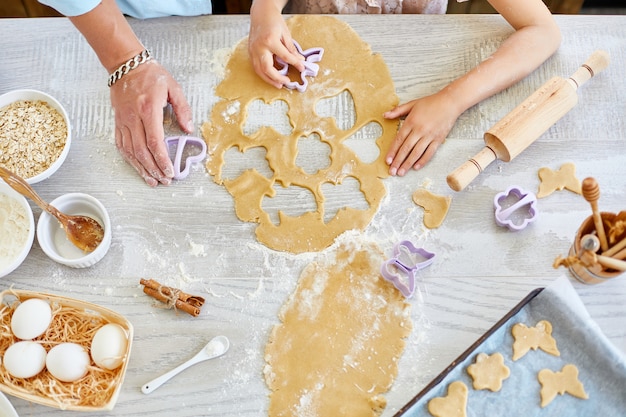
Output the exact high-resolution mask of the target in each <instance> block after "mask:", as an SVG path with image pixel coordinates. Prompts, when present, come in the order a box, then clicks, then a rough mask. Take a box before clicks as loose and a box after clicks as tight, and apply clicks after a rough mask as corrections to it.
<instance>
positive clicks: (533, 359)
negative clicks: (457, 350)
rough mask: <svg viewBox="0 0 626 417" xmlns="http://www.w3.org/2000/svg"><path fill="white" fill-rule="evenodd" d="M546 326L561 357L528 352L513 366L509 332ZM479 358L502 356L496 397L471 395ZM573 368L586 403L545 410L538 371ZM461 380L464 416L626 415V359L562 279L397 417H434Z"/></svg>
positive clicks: (518, 309) (538, 292)
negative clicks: (472, 368) (503, 371)
mask: <svg viewBox="0 0 626 417" xmlns="http://www.w3.org/2000/svg"><path fill="white" fill-rule="evenodd" d="M553 287H554V288H553ZM542 319H545V320H548V321H550V322H551V323H552V326H553V332H552V336H553V337H554V338H555V339H556V341H557V347H558V349H559V351H560V353H561V354H560V356H558V357H557V356H552V355H549V354H547V353H545V352H543V351H541V350H536V351H533V350H531V351H529V352H528V353H527V354H526V355H525V356H524V357H522V358H520V359H518V360H517V361H513V360H512V358H511V356H512V342H513V337H512V335H511V327H512V326H513V325H514V324H516V323H518V322H522V323H524V324H526V325H527V326H529V327H530V326H535V325H536V323H537V322H538V321H540V320H542ZM481 352H484V353H487V354H493V353H495V352H500V353H501V354H502V355H503V357H504V359H505V365H506V366H508V367H509V369H510V371H511V375H510V376H509V378H507V379H505V380H504V381H503V385H502V389H501V390H500V391H498V392H491V391H489V390H474V389H473V387H472V379H471V377H470V376H469V375H468V374H467V366H468V365H470V364H472V363H474V361H475V356H476V355H477V354H478V353H481ZM569 363H572V364H574V365H576V366H577V367H578V369H579V371H580V374H579V379H580V381H581V382H582V383H583V385H584V387H585V391H586V392H587V394H588V396H589V399H587V400H582V399H579V398H576V397H574V396H571V395H569V394H567V393H566V394H564V395H557V396H556V398H555V399H554V400H553V401H552V402H551V403H550V404H548V405H547V406H545V407H544V408H542V407H541V406H540V403H541V397H540V389H541V385H540V384H539V382H538V380H537V373H538V371H539V370H541V369H544V368H548V369H551V370H552V371H561V369H562V368H563V366H564V365H566V364H569ZM457 380H460V381H462V382H464V383H465V385H466V386H467V387H468V400H467V408H466V410H467V417H478V416H492V415H493V416H495V415H507V416H508V417H513V416H524V417H532V416H542V417H543V416H559V417H560V416H564V415H567V416H568V417H578V416H581V417H582V416H584V417H588V416H591V415H602V416H603V417H608V416H611V417H612V416H615V417H617V416H620V417H623V416H624V414H623V413H624V410H626V388H624V387H626V359H625V358H624V355H623V352H621V351H619V350H618V349H617V348H615V347H614V346H613V345H612V344H611V343H610V341H608V339H606V337H605V336H604V334H602V332H601V331H600V329H599V328H598V327H597V325H596V324H595V322H593V320H591V318H590V317H589V315H588V313H587V311H586V309H585V308H584V305H583V304H582V302H581V301H580V299H579V298H578V295H577V294H576V292H575V290H574V289H573V287H572V286H571V283H570V282H569V281H568V280H566V279H562V280H558V282H557V284H556V285H551V286H550V287H547V288H537V289H535V290H533V291H531V292H530V293H529V294H528V295H527V296H526V297H524V299H523V300H522V301H520V302H519V303H518V304H517V305H516V306H515V307H514V308H513V309H511V311H509V312H508V313H507V314H506V315H505V316H504V317H502V318H501V319H500V320H499V321H498V322H497V323H496V324H495V325H494V326H493V327H492V328H490V329H489V330H488V331H487V332H486V333H485V334H484V335H482V336H481V337H480V338H479V339H478V340H477V341H476V342H475V343H473V344H472V345H471V346H470V347H469V348H468V349H467V350H465V351H464V352H463V353H462V354H461V355H460V356H459V357H458V358H456V359H455V360H454V361H453V362H452V363H451V364H450V365H449V366H448V367H447V368H446V369H444V370H443V371H442V372H441V373H440V374H439V375H438V376H437V377H436V378H435V379H433V380H432V381H431V382H430V383H429V384H428V385H427V386H426V387H425V388H424V389H422V390H421V391H420V392H419V393H418V394H417V395H416V396H415V397H413V399H411V400H410V401H409V402H408V403H407V404H406V405H405V406H404V407H402V408H401V409H400V410H399V411H398V412H397V413H396V414H395V415H394V417H416V416H420V417H422V416H431V414H430V413H429V412H428V408H427V406H428V401H430V400H431V399H432V398H435V397H443V396H446V394H447V389H448V386H449V384H450V383H452V382H454V381H457Z"/></svg>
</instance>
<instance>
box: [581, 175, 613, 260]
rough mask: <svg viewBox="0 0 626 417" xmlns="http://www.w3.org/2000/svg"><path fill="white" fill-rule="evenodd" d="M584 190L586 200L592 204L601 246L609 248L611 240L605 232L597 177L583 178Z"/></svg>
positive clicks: (604, 249) (594, 221)
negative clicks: (599, 204)
mask: <svg viewBox="0 0 626 417" xmlns="http://www.w3.org/2000/svg"><path fill="white" fill-rule="evenodd" d="M582 192H583V197H585V200H587V201H588V202H589V204H591V212H592V215H593V223H594V225H595V227H596V233H597V234H598V239H600V248H601V249H602V251H603V252H604V251H607V250H608V249H609V242H608V241H607V240H606V233H605V232H604V225H603V224H602V217H601V216H600V211H599V210H598V200H599V199H600V186H599V185H598V182H597V181H596V180H595V178H592V177H588V178H585V179H584V180H583V183H582Z"/></svg>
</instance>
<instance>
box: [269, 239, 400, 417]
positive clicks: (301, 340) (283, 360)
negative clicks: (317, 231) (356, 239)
mask: <svg viewBox="0 0 626 417" xmlns="http://www.w3.org/2000/svg"><path fill="white" fill-rule="evenodd" d="M329 251H330V250H329ZM326 256H327V257H326V258H325V259H321V260H319V261H317V262H313V263H311V264H309V265H308V266H307V267H306V268H305V269H304V271H303V273H302V275H301V276H300V280H299V282H298V286H297V288H296V290H295V293H293V294H292V295H291V297H290V298H289V300H288V301H287V302H286V303H285V305H283V307H282V309H281V311H280V316H279V318H280V324H278V325H276V326H275V327H274V329H273V330H272V333H271V335H270V338H269V341H268V343H267V346H266V350H265V360H266V362H267V365H266V366H265V369H264V374H265V381H266V383H267V385H268V387H269V388H270V390H271V394H270V404H269V416H270V417H278V416H285V417H286V416H293V417H296V416H298V417H303V416H306V417H329V416H333V417H369V416H377V415H379V414H380V413H381V412H382V411H383V409H384V407H385V405H386V400H385V398H384V396H383V394H384V393H385V392H387V391H388V390H389V389H390V388H391V385H392V382H393V380H394V379H395V377H396V375H397V371H398V359H399V357H400V355H401V354H402V352H403V350H404V345H405V341H404V339H405V338H406V337H407V336H408V335H409V333H410V332H411V328H412V325H411V318H410V304H408V303H407V302H406V300H405V298H404V297H403V296H402V295H401V293H400V292H399V291H398V290H396V289H395V288H394V287H393V285H391V284H390V283H389V282H387V281H385V280H384V279H383V278H382V277H381V276H380V272H379V271H380V265H381V264H382V262H383V261H384V259H383V255H382V254H381V252H380V250H379V249H378V248H377V247H376V246H375V245H373V244H364V245H363V246H360V245H359V244H357V243H347V244H341V245H340V246H339V247H338V249H337V251H336V252H334V251H333V252H331V253H329V254H326Z"/></svg>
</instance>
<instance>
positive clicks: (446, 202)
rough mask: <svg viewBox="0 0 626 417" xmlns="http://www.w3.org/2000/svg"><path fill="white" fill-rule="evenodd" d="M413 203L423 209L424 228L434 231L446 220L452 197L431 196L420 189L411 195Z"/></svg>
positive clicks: (426, 191) (431, 194)
mask: <svg viewBox="0 0 626 417" xmlns="http://www.w3.org/2000/svg"><path fill="white" fill-rule="evenodd" d="M413 202H414V203H415V204H417V205H418V206H421V207H423V208H424V226H426V227H427V228H429V229H436V228H437V227H439V226H441V223H443V221H444V219H445V218H446V215H447V214H448V210H449V209H450V203H451V202H452V197H451V196H443V195H437V194H433V193H431V192H430V191H428V190H426V189H423V188H420V189H419V190H417V191H415V192H414V193H413Z"/></svg>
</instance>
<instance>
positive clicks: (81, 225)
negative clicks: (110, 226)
mask: <svg viewBox="0 0 626 417" xmlns="http://www.w3.org/2000/svg"><path fill="white" fill-rule="evenodd" d="M0 177H1V178H2V179H3V180H4V181H5V182H6V183H7V184H8V185H9V186H10V187H11V188H13V189H14V190H15V191H17V192H18V193H20V194H22V195H24V196H26V197H28V198H30V199H31V200H33V201H34V202H35V203H36V204H37V205H38V206H39V207H41V209H42V210H44V211H46V212H48V213H50V215H52V216H54V217H56V219H57V220H58V221H59V223H61V226H62V227H63V230H65V234H66V235H67V238H68V239H69V240H70V242H72V243H73V244H74V245H76V247H78V248H79V249H81V250H83V251H85V252H93V251H94V250H95V249H96V248H97V247H98V245H99V244H100V242H102V238H103V237H104V229H102V226H101V225H100V223H98V222H97V221H96V220H95V219H93V218H91V217H89V216H72V215H68V214H65V213H62V212H60V211H59V210H57V209H56V208H55V207H54V206H51V205H50V204H48V203H46V202H45V201H44V200H43V199H42V198H41V197H40V196H39V195H38V194H37V193H36V192H35V190H33V188H32V187H31V186H30V185H29V184H28V183H27V182H26V181H25V180H24V179H23V178H21V177H20V176H18V175H16V174H14V173H13V172H11V171H9V170H8V169H6V168H4V167H1V166H0Z"/></svg>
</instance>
